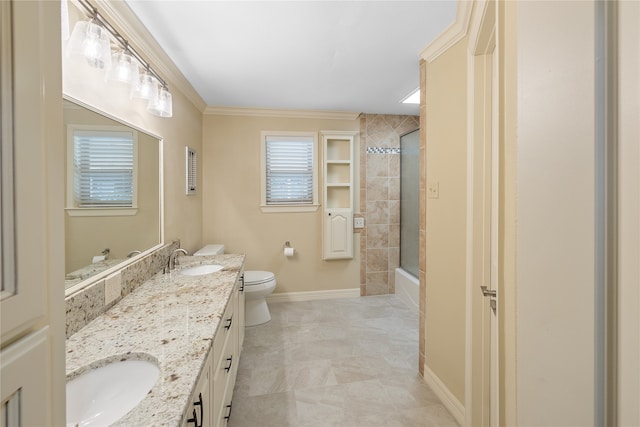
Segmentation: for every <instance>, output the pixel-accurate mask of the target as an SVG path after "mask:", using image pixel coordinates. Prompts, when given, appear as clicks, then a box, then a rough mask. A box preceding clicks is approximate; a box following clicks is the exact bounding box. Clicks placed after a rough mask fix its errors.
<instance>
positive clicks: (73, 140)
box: [67, 126, 137, 215]
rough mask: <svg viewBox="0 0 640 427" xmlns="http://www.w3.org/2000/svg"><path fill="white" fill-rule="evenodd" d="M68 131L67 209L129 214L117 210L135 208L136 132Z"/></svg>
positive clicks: (70, 128) (113, 130) (74, 129)
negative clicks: (105, 210)
mask: <svg viewBox="0 0 640 427" xmlns="http://www.w3.org/2000/svg"><path fill="white" fill-rule="evenodd" d="M68 132H69V135H68V144H69V146H68V157H67V161H68V164H69V166H72V167H68V168H67V170H68V171H69V173H72V176H71V175H70V174H68V175H67V181H68V182H67V192H68V194H67V209H68V210H69V209H72V210H78V211H79V212H81V211H82V210H104V209H109V210H114V211H113V212H111V213H109V214H112V215H123V214H131V213H127V212H120V213H118V210H122V209H125V210H126V209H135V208H136V202H137V200H136V199H137V197H136V196H137V191H136V160H137V159H136V157H137V133H136V132H135V131H131V130H130V129H121V128H117V129H116V128H109V129H104V128H99V129H98V128H93V129H89V128H86V127H82V128H80V127H76V126H69V129H68ZM76 214H82V213H78V212H76ZM102 214H105V212H102Z"/></svg>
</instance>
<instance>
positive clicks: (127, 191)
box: [64, 100, 161, 291]
mask: <svg viewBox="0 0 640 427" xmlns="http://www.w3.org/2000/svg"><path fill="white" fill-rule="evenodd" d="M64 124H65V126H64V132H65V136H64V137H65V139H66V140H67V156H66V168H65V169H66V182H67V185H66V192H67V194H66V205H65V207H66V209H65V210H66V214H65V259H66V266H65V273H66V285H65V288H66V289H67V290H69V289H70V288H72V287H73V291H75V290H77V288H80V287H81V286H76V285H78V284H83V283H84V282H86V283H90V282H91V280H90V279H92V278H97V277H96V276H99V275H100V274H101V273H107V272H108V270H109V269H111V268H113V267H115V266H117V265H119V264H123V263H126V262H128V261H131V260H132V259H134V258H135V257H136V256H138V255H140V254H141V253H144V252H145V251H147V250H149V249H151V248H153V247H154V246H156V245H158V244H159V243H161V233H160V142H159V140H158V138H156V137H154V136H151V135H148V134H146V133H144V132H141V131H139V130H137V129H133V128H132V127H130V126H127V125H125V124H122V123H119V122H117V121H115V120H112V119H110V118H108V117H105V116H103V115H101V114H98V113H96V112H94V111H91V110H89V109H87V108H85V107H83V106H81V105H78V104H75V103H73V102H70V101H68V100H65V101H64Z"/></svg>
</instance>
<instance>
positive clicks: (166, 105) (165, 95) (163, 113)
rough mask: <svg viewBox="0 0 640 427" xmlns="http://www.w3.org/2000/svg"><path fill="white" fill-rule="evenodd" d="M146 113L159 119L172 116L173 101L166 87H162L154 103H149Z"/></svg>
mask: <svg viewBox="0 0 640 427" xmlns="http://www.w3.org/2000/svg"><path fill="white" fill-rule="evenodd" d="M147 111H148V112H150V113H151V114H155V115H156V116H160V117H171V116H173V100H172V97H171V92H169V89H167V88H166V87H162V88H161V89H160V92H159V93H158V98H157V99H156V100H155V101H149V105H148V106H147Z"/></svg>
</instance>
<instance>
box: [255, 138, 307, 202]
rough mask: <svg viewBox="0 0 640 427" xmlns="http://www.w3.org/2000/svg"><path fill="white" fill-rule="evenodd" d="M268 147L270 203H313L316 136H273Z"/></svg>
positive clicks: (267, 172) (267, 182)
mask: <svg viewBox="0 0 640 427" xmlns="http://www.w3.org/2000/svg"><path fill="white" fill-rule="evenodd" d="M265 148H266V150H265V151H266V159H265V160H266V204H267V205H302V204H313V203H314V198H313V196H314V191H313V189H314V182H313V181H314V168H313V165H314V139H313V137H304V136H303V137H294V136H271V135H269V136H267V137H266V140H265Z"/></svg>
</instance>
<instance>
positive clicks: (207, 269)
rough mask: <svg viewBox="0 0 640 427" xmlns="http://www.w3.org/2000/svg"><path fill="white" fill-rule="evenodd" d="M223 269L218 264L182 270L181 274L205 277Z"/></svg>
mask: <svg viewBox="0 0 640 427" xmlns="http://www.w3.org/2000/svg"><path fill="white" fill-rule="evenodd" d="M223 268H224V266H222V265H217V264H209V265H199V266H197V267H190V268H184V269H182V270H180V274H182V275H183V276H203V275H205V274H211V273H215V272H216V271H220V270H222V269H223Z"/></svg>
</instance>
